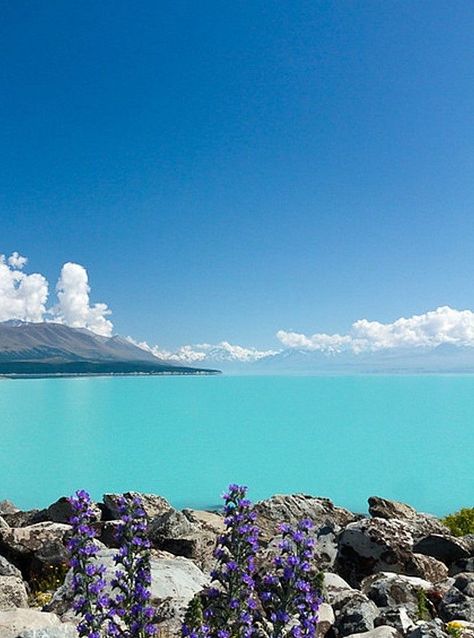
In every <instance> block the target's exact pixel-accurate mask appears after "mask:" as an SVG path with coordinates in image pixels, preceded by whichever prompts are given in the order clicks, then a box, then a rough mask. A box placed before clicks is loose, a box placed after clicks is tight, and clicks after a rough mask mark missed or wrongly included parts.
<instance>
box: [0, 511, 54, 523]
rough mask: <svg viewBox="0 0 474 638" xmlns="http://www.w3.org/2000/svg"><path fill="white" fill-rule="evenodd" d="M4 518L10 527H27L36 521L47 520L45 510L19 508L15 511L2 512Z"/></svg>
mask: <svg viewBox="0 0 474 638" xmlns="http://www.w3.org/2000/svg"><path fill="white" fill-rule="evenodd" d="M2 517H3V519H4V520H5V522H6V523H7V524H8V525H9V527H27V526H28V525H34V524H35V523H42V522H44V521H46V517H45V510H37V509H35V510H25V511H22V510H17V511H15V512H10V513H5V514H2Z"/></svg>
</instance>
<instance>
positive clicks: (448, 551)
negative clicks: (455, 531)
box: [413, 534, 469, 566]
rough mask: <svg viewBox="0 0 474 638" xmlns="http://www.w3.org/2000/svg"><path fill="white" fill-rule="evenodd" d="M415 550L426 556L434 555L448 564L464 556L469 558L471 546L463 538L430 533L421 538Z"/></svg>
mask: <svg viewBox="0 0 474 638" xmlns="http://www.w3.org/2000/svg"><path fill="white" fill-rule="evenodd" d="M413 551H414V552H417V553H419V554H425V555H426V556H433V558H436V559H437V560H440V561H442V562H443V563H445V564H446V565H448V566H449V565H450V564H451V563H453V562H454V561H457V560H460V559H462V558H469V547H468V546H467V545H466V543H465V542H464V541H463V540H462V539H461V538H456V537H455V536H442V535H441V534H430V535H429V536H426V537H425V538H422V539H421V540H419V541H418V542H417V543H416V544H415V545H414V547H413Z"/></svg>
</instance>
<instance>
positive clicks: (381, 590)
mask: <svg viewBox="0 0 474 638" xmlns="http://www.w3.org/2000/svg"><path fill="white" fill-rule="evenodd" d="M432 587H433V586H432V584H431V583H429V582H428V581H426V580H423V579H421V578H415V577H413V576H404V575H402V574H395V573H393V572H382V573H379V574H375V575H374V576H368V577H367V578H365V579H364V580H363V581H362V585H361V591H362V593H364V594H365V595H366V596H367V597H368V598H369V599H370V600H372V601H373V602H374V603H375V604H376V605H377V607H399V606H400V605H406V604H407V603H409V604H413V605H416V604H417V601H418V591H419V590H420V589H422V590H423V591H424V592H428V591H430V589H432Z"/></svg>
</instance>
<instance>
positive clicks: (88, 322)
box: [53, 262, 113, 337]
mask: <svg viewBox="0 0 474 638" xmlns="http://www.w3.org/2000/svg"><path fill="white" fill-rule="evenodd" d="M56 291H57V294H58V305H57V307H56V308H54V309H53V313H54V317H55V321H59V322H60V323H64V324H66V325H68V326H70V327H71V328H87V329H88V330H91V331H92V332H95V333H96V334H98V335H102V336H104V337H110V336H111V334H112V329H113V324H112V322H111V321H110V320H109V319H107V318H106V317H107V316H108V315H110V314H111V311H110V310H109V308H108V307H107V305H106V304H104V303H96V304H93V305H92V306H91V305H90V300H89V293H90V286H89V279H88V276H87V270H86V269H85V268H84V266H81V265H80V264H74V263H72V262H68V263H66V264H64V266H63V267H62V269H61V276H60V277H59V280H58V283H57V286H56Z"/></svg>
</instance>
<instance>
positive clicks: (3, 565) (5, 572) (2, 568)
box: [0, 556, 21, 578]
mask: <svg viewBox="0 0 474 638" xmlns="http://www.w3.org/2000/svg"><path fill="white" fill-rule="evenodd" d="M0 576H16V577H17V578H21V572H20V570H19V569H18V568H17V567H15V565H12V564H11V563H10V562H9V561H8V560H7V559H6V558H4V557H3V556H0Z"/></svg>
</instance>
